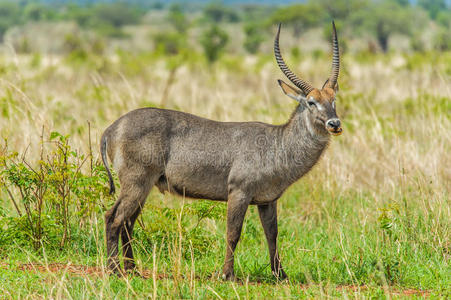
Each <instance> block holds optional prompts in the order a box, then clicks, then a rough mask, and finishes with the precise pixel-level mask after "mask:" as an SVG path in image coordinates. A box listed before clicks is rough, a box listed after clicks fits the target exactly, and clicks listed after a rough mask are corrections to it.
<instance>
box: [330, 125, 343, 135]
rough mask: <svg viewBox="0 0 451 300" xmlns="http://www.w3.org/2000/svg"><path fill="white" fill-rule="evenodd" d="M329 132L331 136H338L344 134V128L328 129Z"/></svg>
mask: <svg viewBox="0 0 451 300" xmlns="http://www.w3.org/2000/svg"><path fill="white" fill-rule="evenodd" d="M327 130H328V131H329V133H330V134H332V135H335V136H338V135H340V134H341V133H342V132H343V128H341V127H338V128H328V129H327Z"/></svg>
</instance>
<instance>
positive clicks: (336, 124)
mask: <svg viewBox="0 0 451 300" xmlns="http://www.w3.org/2000/svg"><path fill="white" fill-rule="evenodd" d="M340 125H341V123H340V120H339V119H330V120H328V121H327V122H326V126H327V127H330V128H334V129H337V128H340Z"/></svg>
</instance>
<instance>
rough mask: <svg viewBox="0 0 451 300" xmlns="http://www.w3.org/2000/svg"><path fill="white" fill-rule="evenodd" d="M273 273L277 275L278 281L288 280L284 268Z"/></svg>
mask: <svg viewBox="0 0 451 300" xmlns="http://www.w3.org/2000/svg"><path fill="white" fill-rule="evenodd" d="M272 274H273V275H274V277H276V279H277V280H278V281H285V280H288V276H287V274H286V273H285V271H284V270H282V269H280V270H279V272H275V271H273V272H272Z"/></svg>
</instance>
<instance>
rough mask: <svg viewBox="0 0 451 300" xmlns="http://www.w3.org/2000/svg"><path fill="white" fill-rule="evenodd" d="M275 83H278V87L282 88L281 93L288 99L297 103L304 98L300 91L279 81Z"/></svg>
mask: <svg viewBox="0 0 451 300" xmlns="http://www.w3.org/2000/svg"><path fill="white" fill-rule="evenodd" d="M277 82H278V83H279V86H280V87H281V88H282V91H283V93H284V94H285V95H287V96H288V97H290V98H291V99H294V100H296V101H297V102H301V100H302V99H303V98H305V96H304V93H302V91H301V90H299V89H297V88H295V87H292V86H291V85H288V84H286V83H285V82H283V81H282V80H280V79H279V80H277Z"/></svg>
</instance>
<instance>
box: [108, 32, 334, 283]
mask: <svg viewBox="0 0 451 300" xmlns="http://www.w3.org/2000/svg"><path fill="white" fill-rule="evenodd" d="M332 27H333V60H332V72H331V75H330V77H329V79H328V80H327V81H326V82H325V84H324V86H323V87H322V89H321V90H319V89H316V88H313V87H312V86H311V85H310V84H309V83H307V82H306V81H304V80H302V79H300V78H298V77H297V76H296V75H295V74H294V73H293V72H292V71H291V70H290V69H289V68H288V67H287V65H286V64H285V62H284V60H283V58H282V55H281V53H280V49H279V35H280V25H279V28H278V31H277V34H276V38H275V41H274V54H275V58H276V61H277V64H278V65H279V67H280V69H281V70H282V72H283V73H284V74H285V75H286V76H287V77H288V79H289V80H290V81H291V82H292V83H293V84H294V85H295V86H296V87H292V86H290V85H288V84H286V83H285V82H283V81H282V80H279V81H278V82H279V85H280V87H281V88H282V90H283V92H284V93H285V94H286V95H287V96H289V97H291V98H293V99H294V100H296V101H297V102H299V105H298V106H297V107H296V109H295V110H294V112H293V113H292V115H291V117H290V119H289V120H288V122H287V123H285V124H283V125H270V124H265V123H260V122H217V121H212V120H208V119H204V118H201V117H197V116H194V115H191V114H188V113H184V112H179V111H173V110H167V109H157V108H142V109H137V110H134V111H131V112H129V113H127V114H125V115H124V116H122V117H120V118H119V119H118V120H117V121H115V122H114V123H113V124H112V125H111V126H110V127H108V129H106V130H105V132H104V134H103V135H102V138H101V148H100V150H101V154H102V160H103V163H104V165H105V167H106V170H107V172H108V176H109V180H110V189H111V193H113V192H114V190H115V187H114V183H113V179H112V177H111V173H110V170H109V168H108V163H107V155H108V157H109V158H110V160H111V161H112V162H113V165H114V169H115V170H116V172H117V174H118V177H119V181H120V184H121V193H120V195H119V198H118V199H117V201H116V203H115V204H114V206H113V207H112V208H111V209H110V210H109V211H107V213H106V214H105V226H106V242H107V252H108V267H109V269H110V270H112V271H114V272H120V265H119V259H118V242H119V236H120V237H121V239H122V250H123V256H124V261H125V262H124V269H125V270H126V271H128V270H132V269H133V268H134V267H135V264H134V261H133V251H132V247H131V245H130V241H131V237H132V233H133V225H134V224H135V221H136V218H137V217H138V215H139V214H140V212H141V209H142V207H143V206H144V203H145V201H146V198H147V196H148V194H149V191H150V189H151V188H152V187H153V186H155V185H156V186H157V187H158V189H159V190H160V192H165V191H168V192H170V193H175V194H178V195H181V196H184V197H190V198H200V199H211V200H218V201H227V244H226V245H227V246H226V248H227V249H226V255H225V263H224V268H223V271H222V272H223V273H222V277H223V278H224V279H227V280H230V279H233V278H234V271H233V262H234V251H235V247H236V245H237V243H238V240H239V238H240V234H241V228H242V225H243V220H244V216H245V214H246V211H247V208H248V206H249V205H250V204H253V205H257V206H258V212H259V215H260V220H261V223H262V225H263V229H264V232H265V235H266V239H267V242H268V247H269V256H270V261H271V270H272V272H273V274H274V275H275V276H277V277H278V278H280V279H283V278H286V274H285V272H284V271H283V269H282V265H281V263H280V258H279V254H278V250H277V199H279V198H280V196H281V195H282V193H283V192H284V191H285V190H286V189H287V188H288V187H289V186H290V185H291V184H292V183H294V182H295V181H297V180H298V179H299V178H301V177H302V176H303V175H304V174H306V173H307V172H308V171H309V170H310V169H311V168H312V167H313V166H314V165H315V164H316V162H317V161H318V160H319V158H320V157H321V154H322V153H323V151H324V149H326V147H327V145H328V143H329V139H330V138H329V137H330V135H331V134H332V135H339V134H341V132H342V129H341V125H340V120H339V119H338V117H337V114H336V111H335V93H336V91H337V87H338V85H337V79H338V72H339V51H338V40H337V33H336V29H335V25H334V24H333V23H332Z"/></svg>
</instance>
